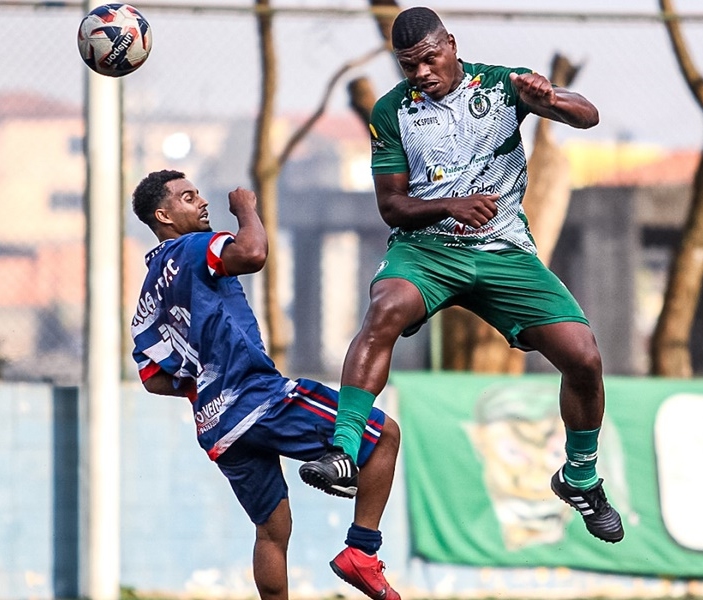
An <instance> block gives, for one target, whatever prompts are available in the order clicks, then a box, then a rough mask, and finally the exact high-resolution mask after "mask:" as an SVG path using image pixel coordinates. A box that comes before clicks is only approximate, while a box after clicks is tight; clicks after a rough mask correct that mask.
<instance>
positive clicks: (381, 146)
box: [371, 140, 386, 154]
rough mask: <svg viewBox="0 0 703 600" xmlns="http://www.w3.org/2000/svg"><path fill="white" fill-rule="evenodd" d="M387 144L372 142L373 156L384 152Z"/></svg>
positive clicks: (377, 141) (380, 141)
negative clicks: (381, 151) (380, 151)
mask: <svg viewBox="0 0 703 600" xmlns="http://www.w3.org/2000/svg"><path fill="white" fill-rule="evenodd" d="M385 147H386V144H385V142H384V141H383V140H371V154H376V152H378V151H379V150H383V149H384V148H385Z"/></svg>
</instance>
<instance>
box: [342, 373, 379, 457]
mask: <svg viewBox="0 0 703 600" xmlns="http://www.w3.org/2000/svg"><path fill="white" fill-rule="evenodd" d="M375 400H376V396H374V395H373V394H372V393H371V392H367V391H366V390H362V389H361V388H357V387H352V386H350V385H343V386H342V388H341V389H340V390H339V406H338V408H337V420H336V422H335V425H334V445H335V446H341V448H342V449H343V450H344V451H345V452H346V453H347V454H348V455H349V456H351V457H352V458H353V459H354V462H356V460H357V458H358V456H359V447H360V446H361V436H362V435H364V429H365V428H366V421H368V419H369V415H370V414H371V409H372V408H373V403H374V401H375Z"/></svg>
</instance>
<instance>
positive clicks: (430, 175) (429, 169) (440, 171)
mask: <svg viewBox="0 0 703 600" xmlns="http://www.w3.org/2000/svg"><path fill="white" fill-rule="evenodd" d="M425 175H427V181H429V182H432V181H442V180H443V179H444V167H443V166H442V165H428V166H426V167H425Z"/></svg>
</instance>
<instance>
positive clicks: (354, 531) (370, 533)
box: [344, 523, 383, 556]
mask: <svg viewBox="0 0 703 600" xmlns="http://www.w3.org/2000/svg"><path fill="white" fill-rule="evenodd" d="M344 543H345V544H346V545H347V546H350V547H352V548H357V549H358V550H361V551H362V552H365V553H366V554H368V555H369V556H373V555H374V554H376V552H378V549H379V548H380V547H381V544H382V543H383V540H382V539H381V532H380V531H379V530H378V529H367V528H366V527H360V526H359V525H357V524H356V523H352V524H351V527H350V528H349V531H347V539H346V540H345V541H344Z"/></svg>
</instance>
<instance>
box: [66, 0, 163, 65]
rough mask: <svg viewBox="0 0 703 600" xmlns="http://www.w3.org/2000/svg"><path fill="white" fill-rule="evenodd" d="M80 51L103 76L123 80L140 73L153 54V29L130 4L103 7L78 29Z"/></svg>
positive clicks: (98, 8) (91, 13) (91, 12)
mask: <svg viewBox="0 0 703 600" xmlns="http://www.w3.org/2000/svg"><path fill="white" fill-rule="evenodd" d="M78 51H79V52H80V54H81V58H82V59H83V62H85V64H86V65H88V66H89V67H90V68H91V69H92V70H93V71H95V72H96V73H100V75H108V76H109V77H122V76H123V75H127V74H128V73H132V72H133V71H136V70H137V69H138V68H139V67H140V66H141V65H143V64H144V61H146V59H147V58H148V56H149V52H151V27H150V26H149V23H148V22H147V20H146V19H145V18H144V17H143V16H142V14H141V13H140V12H139V11H138V10H137V9H136V8H134V7H133V6H130V5H129V4H103V5H102V6H98V7H97V8H94V9H93V10H91V11H90V12H89V13H88V14H87V15H86V16H85V17H83V20H82V21H81V25H80V27H79V28H78Z"/></svg>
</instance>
